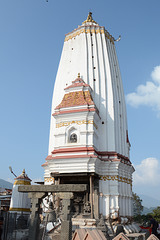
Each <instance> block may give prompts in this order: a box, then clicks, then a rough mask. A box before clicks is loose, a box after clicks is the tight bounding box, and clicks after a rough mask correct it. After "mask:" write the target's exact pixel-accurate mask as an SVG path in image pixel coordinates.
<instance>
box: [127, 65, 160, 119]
mask: <svg viewBox="0 0 160 240" xmlns="http://www.w3.org/2000/svg"><path fill="white" fill-rule="evenodd" d="M126 101H127V103H128V104H129V105H131V106H133V107H139V106H140V105H143V106H149V107H151V108H152V109H153V110H155V111H157V112H158V115H159V116H160V66H157V67H155V68H154V70H153V71H152V73H151V81H147V82H146V84H145V85H139V86H138V87H137V88H136V91H135V92H133V93H129V94H127V96H126Z"/></svg>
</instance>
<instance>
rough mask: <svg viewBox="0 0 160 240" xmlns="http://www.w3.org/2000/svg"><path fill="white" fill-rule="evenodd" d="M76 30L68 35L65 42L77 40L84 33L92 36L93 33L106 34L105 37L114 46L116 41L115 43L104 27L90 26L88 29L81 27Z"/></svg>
mask: <svg viewBox="0 0 160 240" xmlns="http://www.w3.org/2000/svg"><path fill="white" fill-rule="evenodd" d="M81 28H82V29H81ZM76 30H77V31H76ZM76 30H74V31H73V32H72V33H70V34H66V37H65V40H64V41H65V42H66V41H68V40H70V39H72V38H75V37H76V36H79V35H80V34H82V33H86V34H91V33H95V34H105V37H106V38H107V39H109V40H110V42H111V43H112V44H114V41H115V39H114V37H113V36H112V35H110V34H109V32H107V30H105V29H104V27H96V26H90V27H89V28H87V27H83V26H82V27H80V28H78V29H76Z"/></svg>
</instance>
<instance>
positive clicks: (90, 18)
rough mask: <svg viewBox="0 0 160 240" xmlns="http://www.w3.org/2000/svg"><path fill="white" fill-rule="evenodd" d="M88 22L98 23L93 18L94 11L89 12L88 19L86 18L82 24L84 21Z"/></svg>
mask: <svg viewBox="0 0 160 240" xmlns="http://www.w3.org/2000/svg"><path fill="white" fill-rule="evenodd" d="M86 22H93V23H96V22H95V21H94V20H93V18H92V12H89V14H88V17H87V19H86V20H85V21H84V22H83V23H82V24H84V23H86Z"/></svg>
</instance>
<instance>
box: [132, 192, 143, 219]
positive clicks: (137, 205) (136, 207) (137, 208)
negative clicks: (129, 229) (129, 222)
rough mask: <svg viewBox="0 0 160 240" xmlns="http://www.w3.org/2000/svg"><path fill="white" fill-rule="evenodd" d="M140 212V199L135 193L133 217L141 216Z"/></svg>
mask: <svg viewBox="0 0 160 240" xmlns="http://www.w3.org/2000/svg"><path fill="white" fill-rule="evenodd" d="M142 211H143V206H142V199H140V197H139V196H138V195H137V194H136V193H133V216H138V215H141V213H142Z"/></svg>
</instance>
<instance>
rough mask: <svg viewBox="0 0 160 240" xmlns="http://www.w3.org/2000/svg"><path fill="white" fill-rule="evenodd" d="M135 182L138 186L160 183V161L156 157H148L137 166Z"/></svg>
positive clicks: (154, 185)
mask: <svg viewBox="0 0 160 240" xmlns="http://www.w3.org/2000/svg"><path fill="white" fill-rule="evenodd" d="M135 170H136V171H135V173H134V174H133V184H134V185H136V186H138V187H141V186H142V187H143V186H148V187H151V186H152V187H156V186H157V185H160V162H159V160H158V159H156V158H146V159H144V160H142V161H141V163H140V165H137V166H135Z"/></svg>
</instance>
